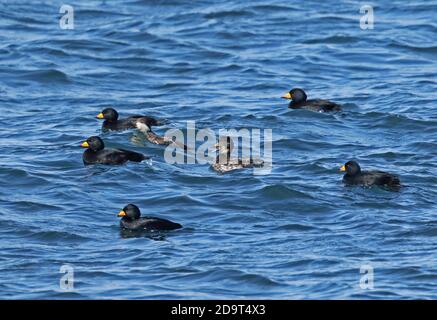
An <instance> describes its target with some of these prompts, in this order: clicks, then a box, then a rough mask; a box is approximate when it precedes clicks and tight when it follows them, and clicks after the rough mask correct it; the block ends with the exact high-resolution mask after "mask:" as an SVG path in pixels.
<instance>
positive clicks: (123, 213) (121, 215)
mask: <svg viewBox="0 0 437 320" xmlns="http://www.w3.org/2000/svg"><path fill="white" fill-rule="evenodd" d="M117 216H118V217H125V216H126V212H124V210H121V211H120V212H119V213H118V215H117Z"/></svg>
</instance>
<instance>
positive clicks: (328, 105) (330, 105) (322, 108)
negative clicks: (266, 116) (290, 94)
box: [288, 99, 341, 112]
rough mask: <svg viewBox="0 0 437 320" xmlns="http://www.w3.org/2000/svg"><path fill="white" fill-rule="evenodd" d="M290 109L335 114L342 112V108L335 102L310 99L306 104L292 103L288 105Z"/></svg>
mask: <svg viewBox="0 0 437 320" xmlns="http://www.w3.org/2000/svg"><path fill="white" fill-rule="evenodd" d="M288 107H289V108H290V109H306V110H310V111H315V112H333V111H334V112H335V111H341V106H340V105H339V104H337V103H335V102H332V101H329V100H323V99H310V100H306V101H304V102H299V103H296V102H293V101H292V102H290V103H289V104H288Z"/></svg>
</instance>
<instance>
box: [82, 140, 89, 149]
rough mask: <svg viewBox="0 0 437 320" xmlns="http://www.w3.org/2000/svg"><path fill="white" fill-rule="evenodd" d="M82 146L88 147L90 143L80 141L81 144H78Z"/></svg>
mask: <svg viewBox="0 0 437 320" xmlns="http://www.w3.org/2000/svg"><path fill="white" fill-rule="evenodd" d="M80 146H81V147H82V148H89V147H90V145H89V144H88V142H86V141H85V142H84V143H82V144H81V145H80Z"/></svg>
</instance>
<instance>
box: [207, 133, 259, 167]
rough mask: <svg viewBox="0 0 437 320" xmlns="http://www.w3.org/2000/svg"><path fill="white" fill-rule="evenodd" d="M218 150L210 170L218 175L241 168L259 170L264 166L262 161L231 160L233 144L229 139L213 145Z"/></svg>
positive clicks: (250, 159)
mask: <svg viewBox="0 0 437 320" xmlns="http://www.w3.org/2000/svg"><path fill="white" fill-rule="evenodd" d="M214 147H215V148H216V149H217V150H218V155H217V157H216V160H215V163H214V164H213V165H212V166H211V167H212V169H213V170H214V171H216V172H219V173H226V172H230V171H234V170H238V169H243V168H260V167H262V166H263V165H264V161H262V160H260V159H252V158H249V159H246V158H243V159H233V158H231V153H232V150H233V149H234V142H233V140H232V139H231V137H226V141H221V142H219V143H217V144H215V145H214Z"/></svg>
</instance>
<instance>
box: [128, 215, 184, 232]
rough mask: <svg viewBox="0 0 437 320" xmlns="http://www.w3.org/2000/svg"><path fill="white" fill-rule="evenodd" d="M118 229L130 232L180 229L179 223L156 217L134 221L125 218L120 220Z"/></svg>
mask: <svg viewBox="0 0 437 320" xmlns="http://www.w3.org/2000/svg"><path fill="white" fill-rule="evenodd" d="M120 227H121V228H122V229H125V230H131V231H142V230H145V231H153V230H163V231H169V230H176V229H180V228H182V226H181V225H180V224H179V223H176V222H172V221H170V220H167V219H162V218H156V217H141V218H139V219H136V220H128V219H126V218H123V219H121V220H120Z"/></svg>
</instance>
